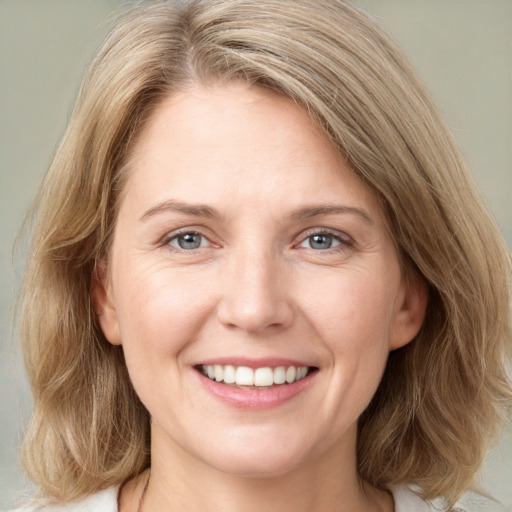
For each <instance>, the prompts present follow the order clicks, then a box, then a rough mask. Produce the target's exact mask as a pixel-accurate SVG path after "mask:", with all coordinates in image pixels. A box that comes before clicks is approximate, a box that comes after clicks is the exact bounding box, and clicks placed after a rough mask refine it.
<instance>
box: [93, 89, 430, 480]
mask: <svg viewBox="0 0 512 512" xmlns="http://www.w3.org/2000/svg"><path fill="white" fill-rule="evenodd" d="M107 265H108V272H107V276H108V277H105V278H104V279H100V280H98V282H97V283H96V285H95V291H94V296H95V301H96V304H97V309H98V313H99V319H100V323H101V326H102V328H103V331H104V333H105V335H106V337H107V339H108V340H109V341H110V342H111V343H114V344H122V346H123V350H124V353H125V356H126V363H127V366H128V369H129V373H130V376H131V379H132V381H133V385H134V387H135V389H136V391H137V393H138V394H139V396H140V398H141V400H142V402H143V403H144V404H145V406H146V407H147V409H148V411H149V412H150V414H151V417H152V452H153V461H155V460H158V458H159V457H162V458H163V457H164V455H163V454H165V457H174V458H176V457H181V458H182V459H185V458H188V460H193V461H195V463H198V464H205V465H207V466H208V467H210V468H216V469H219V470H221V471H224V472H228V473H237V474H244V475H260V476H261V475H271V474H273V475H276V474H282V473H285V472H287V471H292V470H293V469H295V468H298V467H301V466H304V465H305V464H308V463H309V464H310V465H311V464H317V463H318V461H321V460H326V459H328V458H329V457H330V456H334V455H335V456H336V458H337V461H338V462H339V461H340V460H349V461H351V463H353V462H354V451H355V432H356V424H357V419H358V417H359V416H360V414H361V413H362V412H363V410H364V409H365V407H366V405H367V404H368V402H369V401H370V399H371V397H372V396H373V394H374V393H375V390H376V388H377V386H378V384H379V380H380V378H381V375H382V373H383V369H384V366H385V363H386V360H387V357H388V353H389V351H390V350H392V349H395V348H397V347H400V346H402V345H404V344H406V343H407V342H409V341H410V340H411V339H412V338H413V337H414V336H415V334H416V333H417V331H418V329H419V327H420V325H421V322H422V319H423V311H424V302H425V299H424V294H423V293H422V291H421V287H419V286H415V285H412V284H406V283H405V281H404V280H403V279H402V275H401V271H400V266H399V262H398V260H397V256H396V253H395V250H394V246H393V243H392V241H391V239H390V237H389V235H388V232H387V230H386V227H385V223H384V221H383V218H382V214H381V211H380V209H379V205H378V202H377V200H376V198H375V197H374V195H373V194H372V192H371V191H370V190H368V189H367V188H366V187H365V186H364V185H363V184H362V182H361V181H360V180H359V179H358V178H357V177H356V176H355V174H354V173H353V172H352V171H351V169H350V168H349V167H348V166H347V164H346V163H345V162H344V161H343V159H342V158H341V157H340V155H339V154H338V153H337V152H336V150H335V149H334V147H333V146H332V145H331V143H330V142H329V140H328V139H327V137H326V135H325V134H324V133H323V132H322V131H321V130H320V128H318V127H317V126H316V125H315V124H314V123H313V121H312V120H311V119H310V118H309V117H308V115H307V114H306V113H305V112H304V111H303V110H302V109H300V108H299V107H298V106H296V105H295V104H294V103H293V102H292V101H290V100H289V99H286V98H283V97H281V96H278V95H277V94H275V93H272V92H269V91H265V90H263V89H258V88H254V87H249V86H246V85H243V84H237V83H234V84H231V85H227V86H222V87H220V86H219V87H211V88H202V87H199V86H197V87H196V88H191V90H189V91H187V92H186V93H181V94H175V95H172V96H170V97H169V98H167V99H166V100H165V101H164V102H163V103H162V104H161V105H160V106H159V107H158V108H157V109H156V111H155V112H154V115H153V117H152V118H151V119H150V121H149V123H148V124H147V126H146V128H145V131H144V133H143V134H142V137H141V139H140V140H139V141H138V143H137V145H136V148H135V151H134V155H133V159H132V162H131V168H130V171H129V176H128V179H127V183H126V188H125V190H124V194H123V199H122V202H121V205H120V210H119V215H118V219H117V224H116V228H115V233H114V239H113V245H112V250H111V254H110V257H109V261H108V264H107ZM407 282H409V281H407ZM340 457H341V458H340ZM343 457H345V459H343Z"/></svg>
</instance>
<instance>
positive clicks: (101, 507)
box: [11, 485, 506, 512]
mask: <svg viewBox="0 0 512 512" xmlns="http://www.w3.org/2000/svg"><path fill="white" fill-rule="evenodd" d="M118 489H119V488H118V487H109V488H108V489H105V490H103V491H100V492H98V493H96V494H93V495H92V496H89V497H87V498H85V499H83V500H81V501H77V502H74V503H64V504H61V505H49V506H43V507H38V506H31V507H25V508H20V509H17V510H12V511H11V512H117V494H118ZM390 490H391V492H392V494H393V498H394V500H395V512H443V510H441V509H439V508H437V507H434V506H433V505H432V504H430V503H427V502H425V501H423V500H422V499H421V498H420V497H419V496H418V495H417V494H416V493H414V492H413V491H412V490H411V489H410V488H409V487H407V486H405V485H402V486H396V487H391V488H390ZM488 503H492V505H490V508H487V506H484V508H481V507H480V506H478V508H476V509H473V508H471V510H470V509H468V508H466V507H463V506H462V505H459V504H457V505H456V507H455V508H452V509H450V511H447V510H444V512H472V511H474V512H477V510H482V511H484V510H488V511H489V512H495V511H504V512H506V509H504V508H501V507H500V506H499V504H497V503H494V502H488Z"/></svg>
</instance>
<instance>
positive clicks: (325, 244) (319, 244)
mask: <svg viewBox="0 0 512 512" xmlns="http://www.w3.org/2000/svg"><path fill="white" fill-rule="evenodd" d="M341 243H342V242H341V241H340V239H339V237H336V236H334V235H331V234H330V233H315V234H314V235H310V236H308V237H307V238H306V239H305V240H304V241H303V242H302V243H301V244H300V245H299V247H305V248H306V249H315V250H316V251H326V250H328V249H333V248H334V247H337V246H339V245H341Z"/></svg>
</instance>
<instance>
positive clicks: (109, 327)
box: [91, 261, 121, 345]
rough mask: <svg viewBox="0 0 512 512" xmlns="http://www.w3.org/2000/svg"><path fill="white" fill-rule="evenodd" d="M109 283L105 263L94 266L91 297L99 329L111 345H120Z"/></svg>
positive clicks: (115, 312)
mask: <svg viewBox="0 0 512 512" xmlns="http://www.w3.org/2000/svg"><path fill="white" fill-rule="evenodd" d="M111 289H112V287H111V285H110V283H109V280H108V273H107V269H106V263H105V262H104V261H101V262H100V263H98V265H97V266H96V268H95V270H94V272H93V276H92V283H91V298H92V303H93V306H94V311H95V313H96V316H97V318H98V322H99V324H100V327H101V330H102V331H103V334H104V335H105V338H106V339H107V341H109V342H110V343H112V345H121V336H120V333H119V323H118V319H117V311H116V308H115V304H114V301H113V299H112V293H111Z"/></svg>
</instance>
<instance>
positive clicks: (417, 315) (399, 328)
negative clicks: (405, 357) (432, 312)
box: [389, 273, 428, 350]
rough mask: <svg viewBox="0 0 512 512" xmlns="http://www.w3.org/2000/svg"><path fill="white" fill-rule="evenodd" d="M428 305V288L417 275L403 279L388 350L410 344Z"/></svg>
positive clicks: (420, 324)
mask: <svg viewBox="0 0 512 512" xmlns="http://www.w3.org/2000/svg"><path fill="white" fill-rule="evenodd" d="M427 304H428V286H427V283H426V282H425V280H424V279H423V278H422V277H421V276H419V275H418V274H417V273H414V275H410V276H408V277H407V278H405V279H404V282H403V284H402V293H401V297H400V300H399V303H398V304H397V311H396V313H395V321H394V325H393V332H392V335H391V340H390V347H389V349H390V350H395V349H397V348H400V347H403V346H405V345H407V344H408V343H410V342H411V341H412V340H413V339H414V337H415V336H416V335H417V334H418V332H419V330H420V329H421V326H422V325H423V321H424V320H425V314H426V310H427Z"/></svg>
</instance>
